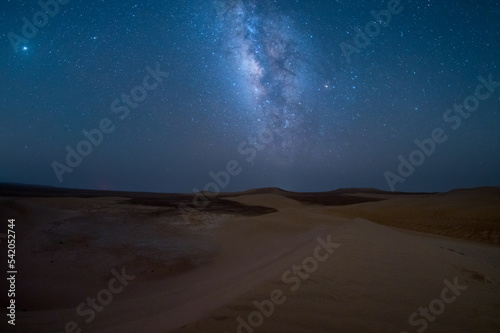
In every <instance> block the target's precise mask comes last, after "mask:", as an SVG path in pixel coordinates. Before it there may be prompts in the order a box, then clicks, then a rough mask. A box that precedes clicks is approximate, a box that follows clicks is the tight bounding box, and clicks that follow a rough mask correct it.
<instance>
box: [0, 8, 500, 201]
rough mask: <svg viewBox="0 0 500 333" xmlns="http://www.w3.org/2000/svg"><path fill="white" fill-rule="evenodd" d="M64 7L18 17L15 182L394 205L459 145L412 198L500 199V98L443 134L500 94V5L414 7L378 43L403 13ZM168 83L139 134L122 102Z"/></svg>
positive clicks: (4, 39)
mask: <svg viewBox="0 0 500 333" xmlns="http://www.w3.org/2000/svg"><path fill="white" fill-rule="evenodd" d="M46 3H51V4H52V2H51V1H46ZM53 3H56V4H57V12H56V9H55V7H54V6H52V7H50V8H49V9H50V10H51V11H52V12H51V13H48V12H46V13H47V15H45V14H44V15H45V17H47V22H46V24H42V23H43V22H41V21H39V22H35V23H38V24H39V25H42V26H41V27H37V26H36V25H35V24H33V22H34V21H33V15H34V14H35V13H36V12H38V11H41V10H42V12H43V9H41V7H40V6H39V5H38V4H37V3H36V2H22V1H6V2H3V3H2V4H1V5H0V55H1V65H0V66H1V70H0V82H2V89H1V90H0V153H1V156H2V160H1V163H0V181H4V182H20V183H35V184H44V185H54V186H64V187H77V188H97V189H116V190H134V191H161V192H190V191H192V189H193V188H194V187H197V188H203V185H204V184H206V183H207V182H209V181H210V180H211V179H210V177H209V172H211V171H217V170H223V169H224V167H225V165H226V163H227V162H228V161H231V160H236V161H238V162H239V164H240V165H241V167H242V172H241V174H240V175H238V176H237V177H234V178H233V179H231V182H230V184H229V186H228V187H227V188H226V189H225V190H230V191H234V190H242V189H248V188H256V187H263V186H266V187H268V186H276V187H282V188H284V189H287V190H295V191H322V190H332V189H335V188H339V187H377V188H380V189H385V190H387V189H389V186H388V183H387V181H386V179H385V177H384V173H385V172H386V171H389V172H392V173H394V174H398V173H397V169H398V165H399V163H400V161H399V160H398V156H399V155H402V156H403V157H405V158H407V159H408V158H409V155H410V153H411V152H412V151H413V150H415V149H416V148H418V147H417V146H416V145H415V143H414V141H415V140H425V139H426V138H429V137H431V133H432V131H433V129H435V128H442V129H444V130H445V133H446V135H447V136H448V139H447V141H446V142H444V143H442V144H437V145H436V149H435V152H434V153H433V154H432V155H431V156H426V160H425V162H424V163H422V165H420V166H418V168H415V169H416V170H415V172H414V173H413V174H412V175H411V176H408V177H404V178H405V181H404V182H400V183H398V184H397V186H396V187H397V190H401V191H442V190H448V189H452V188H457V187H469V186H486V185H499V184H500V174H499V173H498V170H499V168H500V158H499V156H500V147H499V142H500V136H499V134H498V133H499V131H498V128H499V125H500V113H499V107H500V87H498V88H496V89H494V91H492V92H490V95H489V96H488V98H487V99H485V100H484V101H481V104H480V105H479V107H478V109H477V110H476V111H474V112H473V113H471V115H470V116H469V117H467V118H462V120H461V121H462V122H463V124H462V126H460V128H458V129H456V130H455V129H453V127H452V125H453V122H451V121H449V122H446V121H445V120H444V119H443V114H444V113H445V112H446V110H447V109H453V105H454V104H455V103H462V102H463V101H464V99H465V98H466V97H467V96H469V95H474V90H475V88H476V86H477V85H478V84H481V82H480V81H479V80H478V77H479V76H481V77H483V78H486V79H487V78H488V76H490V75H491V76H492V78H493V81H494V82H497V81H500V69H499V67H498V59H499V56H500V3H498V2H496V1H483V2H473V1H463V0H462V1H456V2H452V3H448V2H439V1H433V0H427V1H400V2H399V3H398V4H397V7H394V8H398V9H399V10H400V11H399V12H398V13H397V14H392V15H391V19H390V22H388V23H387V24H385V26H384V24H380V23H379V24H378V29H379V31H378V33H376V34H375V33H374V34H373V37H370V36H368V35H366V31H365V30H364V29H365V26H366V25H367V24H368V23H369V22H371V21H376V19H375V18H374V16H373V14H371V11H375V13H378V12H380V11H382V10H388V8H389V7H390V5H389V4H388V3H390V1H362V2H352V1H342V0H338V1H323V0H316V1H305V0H295V1H284V0H274V1H258V0H226V1H222V0H209V1H201V0H189V1H176V0H173V1H158V0H150V1H142V2H137V1H129V0H124V1H92V0H91V1H79V0H73V1H68V2H67V3H65V1H62V3H60V2H56V1H54V2H53ZM393 5H394V4H393ZM388 6H389V7H388ZM394 12H395V13H396V10H394ZM50 14H53V15H50ZM43 17H44V16H43V15H41V16H40V15H39V16H38V18H42V19H43ZM23 18H26V20H28V21H29V22H31V24H33V26H35V28H36V30H37V31H36V33H34V32H33V31H29V30H30V29H29V27H28V28H26V29H27V30H26V29H25V31H24V32H28V33H31V35H32V36H29V37H30V38H27V37H26V34H24V35H23V24H25V20H23ZM358 28H359V29H360V30H358ZM358 31H361V32H362V33H364V34H365V35H366V36H367V37H365V38H363V37H359V35H358ZM13 34H15V36H17V37H13V36H14V35H13ZM28 35H30V34H28ZM357 35H358V37H357ZM356 41H358V42H360V43H361V44H363V43H364V44H363V45H362V46H359V45H361V44H359V43H358V44H359V45H358V46H356ZM367 41H368V42H367ZM342 43H345V44H342ZM347 44H349V45H350V46H352V47H354V48H356V49H357V52H353V53H352V54H350V55H349V56H346V53H345V52H344V51H343V49H342V47H341V45H347ZM157 66H159V68H160V69H161V71H163V72H165V73H168V76H167V75H166V76H165V78H164V79H163V80H161V82H160V81H159V80H158V81H155V80H154V77H153V78H150V81H147V82H150V83H152V82H157V83H158V85H157V87H156V88H155V89H151V90H145V91H146V92H147V97H145V98H144V100H141V101H140V103H137V105H138V106H137V107H135V108H129V109H130V110H129V111H130V113H129V115H128V116H127V117H126V119H121V118H120V115H121V114H119V113H118V112H114V111H113V108H112V104H113V101H115V100H116V99H118V100H120V101H121V99H122V95H126V96H132V97H130V98H132V100H133V99H134V98H135V97H134V96H136V95H137V94H138V91H140V89H139V90H137V89H136V90H135V91H134V88H135V87H138V86H139V87H142V85H143V80H145V79H144V78H145V76H146V75H150V74H148V73H149V72H148V70H147V68H148V67H149V68H150V69H151V68H152V69H155V68H156V67H157ZM484 89H486V88H484ZM484 91H486V90H484ZM134 94H135V95H134ZM137 96H138V95H137ZM120 103H121V104H120V105H122V106H126V105H127V104H126V103H124V102H120ZM453 115H456V114H455V113H453ZM104 118H106V119H109V120H110V121H111V122H112V124H113V126H114V127H113V131H112V132H110V133H105V134H104V135H103V138H102V142H101V143H99V145H97V146H94V147H93V148H92V152H91V153H90V154H89V155H88V156H82V157H83V158H82V161H81V163H80V164H78V166H75V167H69V166H68V164H67V162H66V161H65V159H66V155H67V153H68V151H67V149H66V147H67V146H70V147H71V149H74V150H75V151H77V146H78V143H79V142H80V141H81V140H85V139H86V137H85V136H84V135H83V134H82V130H86V131H91V130H92V129H95V128H99V124H100V121H101V120H102V119H104ZM251 157H253V158H251ZM54 161H56V162H58V163H60V164H61V165H65V166H67V167H68V170H69V169H71V172H69V171H68V172H64V174H63V175H62V178H63V181H62V182H61V181H60V179H58V177H57V175H56V174H57V172H56V171H55V170H54V167H53V162H54Z"/></svg>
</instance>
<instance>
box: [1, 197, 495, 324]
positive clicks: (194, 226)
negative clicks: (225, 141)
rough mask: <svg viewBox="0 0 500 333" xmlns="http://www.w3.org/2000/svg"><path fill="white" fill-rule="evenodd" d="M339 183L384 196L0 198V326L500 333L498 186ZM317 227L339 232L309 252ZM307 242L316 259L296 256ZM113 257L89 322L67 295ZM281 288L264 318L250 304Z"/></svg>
mask: <svg viewBox="0 0 500 333" xmlns="http://www.w3.org/2000/svg"><path fill="white" fill-rule="evenodd" d="M361 192H363V191H361ZM332 195H333V194H332ZM332 195H330V194H329V195H328V197H329V198H330V197H332ZM336 195H337V194H336ZM338 195H340V196H343V197H346V198H347V199H348V200H351V199H349V197H351V198H352V197H356V198H357V199H356V200H358V199H359V198H372V199H384V200H381V201H370V202H360V203H355V204H349V205H346V203H343V204H344V205H342V206H332V205H319V204H318V202H320V201H321V202H323V204H324V203H325V199H324V198H323V199H321V200H320V199H318V198H320V195H318V196H314V195H304V196H297V195H295V194H291V193H290V192H284V191H280V190H265V191H254V192H247V193H241V194H239V195H238V194H232V195H228V196H227V197H225V199H226V200H231V201H232V202H237V203H240V204H243V205H246V206H243V205H241V206H240V205H238V206H234V207H232V208H231V209H228V208H227V207H226V208H223V207H222V208H220V209H219V208H217V209H213V210H211V209H207V210H205V211H201V212H199V213H194V214H192V215H191V216H190V220H189V221H185V220H184V219H183V218H182V217H181V216H180V215H179V214H178V212H177V211H176V209H175V208H172V207H170V206H165V205H158V204H157V203H156V204H154V205H153V204H151V202H150V203H149V204H144V202H142V203H140V202H139V203H138V202H136V203H134V204H132V203H131V202H130V200H129V199H128V198H124V197H114V198H113V197H107V198H106V197H98V198H68V197H63V198H19V197H17V198H12V197H11V198H8V197H4V198H1V199H0V205H1V207H2V216H1V217H2V218H6V216H11V215H14V216H15V218H16V219H17V220H18V224H17V228H18V229H17V232H18V233H19V234H20V235H21V240H22V241H20V242H19V245H18V246H19V248H18V253H17V256H18V260H19V262H20V265H21V266H20V267H19V271H20V272H25V275H23V276H19V281H18V290H19V294H18V296H17V300H18V302H19V303H20V304H22V305H20V309H18V311H20V312H18V315H17V322H16V326H15V327H6V323H5V321H2V322H0V328H1V331H2V332H4V331H5V332H41V331H43V332H64V326H65V325H66V323H67V322H70V321H74V322H75V323H77V324H78V328H80V329H81V330H82V332H167V331H175V332H242V333H243V332H245V333H248V332H253V331H255V332H398V333H399V332H402V331H406V332H417V329H420V332H423V331H426V332H491V333H493V332H500V301H499V299H500V287H499V284H500V247H499V246H498V244H499V235H500V208H499V207H500V193H499V190H498V189H494V188H489V189H475V190H461V191H455V192H451V193H447V194H435V195H418V196H416V195H413V196H408V195H389V194H384V193H376V192H373V191H365V192H363V193H360V191H358V192H356V193H342V194H338ZM325 197H326V196H325ZM340 201H342V200H340ZM340 201H338V200H337V202H340ZM360 201H363V200H360ZM247 206H260V207H268V209H267V210H266V209H264V208H259V209H260V213H259V210H255V209H254V210H253V211H252V213H251V214H250V212H249V211H247V212H245V210H246V208H245V207H247ZM269 208H271V209H269ZM249 215H252V216H249ZM446 236H451V237H446ZM318 237H319V238H320V239H322V242H323V243H324V242H328V240H329V239H330V240H331V242H332V243H335V244H336V245H335V247H334V248H332V253H331V254H330V253H328V252H327V250H325V249H324V248H323V247H321V248H320V250H321V251H320V252H317V250H316V249H317V248H318V246H321V245H320V244H321V241H320V242H318ZM452 237H453V238H452ZM478 241H480V242H478ZM315 252H316V253H315ZM315 254H316V255H321V257H322V259H324V261H321V262H320V261H318V260H311V259H306V258H311V257H314V256H315ZM327 254H328V255H327ZM304 260H305V261H304ZM314 262H316V264H317V265H314ZM302 263H304V264H305V265H306V266H305V267H303V268H302V269H301V271H300V272H298V271H297V272H295V273H293V272H292V271H291V268H292V266H294V265H301V264H302ZM122 267H125V269H126V272H127V273H128V274H129V275H131V276H135V278H134V279H133V280H131V281H130V282H129V284H128V285H127V286H126V288H125V289H124V290H123V291H122V292H120V293H118V294H116V295H114V297H113V300H112V302H110V304H109V305H106V306H105V307H104V309H103V310H102V311H101V312H98V313H96V317H95V319H94V320H93V321H91V322H90V323H86V322H85V321H84V318H85V317H83V316H79V315H78V314H77V313H76V311H75V309H76V307H77V306H78V305H79V304H80V303H81V302H84V301H85V299H86V298H87V297H89V296H90V297H95V296H96V294H98V292H99V291H100V290H102V289H103V288H106V287H107V286H108V282H109V280H110V279H111V278H112V277H113V275H112V273H111V271H112V269H116V270H118V271H120V270H121V269H122ZM307 271H309V273H307ZM284 274H285V277H284ZM297 276H300V277H302V278H303V279H300V285H299V284H298V281H299V280H298V279H297V278H296V277H297ZM294 278H295V279H294ZM445 280H447V281H449V282H451V283H454V282H456V283H457V284H458V285H460V286H463V287H462V290H458V291H457V294H459V295H456V296H455V297H454V299H453V301H450V302H449V304H446V303H444V302H442V303H441V304H443V305H444V308H443V309H439V307H438V310H442V313H441V311H439V312H440V314H439V315H437V316H434V315H433V314H432V313H430V316H431V317H430V319H428V320H424V319H423V318H425V317H423V316H421V315H418V316H415V317H414V320H420V321H419V322H418V323H414V325H413V326H411V325H410V323H409V317H410V316H411V315H412V313H414V312H419V308H420V307H424V308H425V307H429V304H430V303H431V304H434V306H438V305H439V304H440V303H439V301H434V300H435V299H441V297H442V291H443V289H444V288H446V287H447V284H446V282H444V281H445ZM0 286H1V287H2V290H5V289H4V288H5V287H4V285H0ZM292 287H293V289H294V290H292ZM277 294H279V295H280V297H279V299H280V302H279V303H281V304H276V305H273V309H272V311H271V310H270V308H267V310H269V313H267V314H268V315H269V317H267V316H265V315H258V313H256V312H255V311H256V310H257V307H256V305H255V302H258V303H260V304H267V306H269V300H270V299H272V298H273V297H272V295H274V296H276V295H277ZM444 295H445V297H449V298H452V296H453V293H445V294H444ZM274 298H276V297H274ZM2 300H3V299H2ZM436 304H437V305H436ZM2 307H3V308H4V304H2ZM263 312H266V308H264V310H263ZM270 312H272V314H271V313H270ZM2 316H3V317H5V314H2ZM249 316H250V322H252V320H253V323H254V324H258V325H254V326H258V327H255V328H253V327H251V326H249V325H250V324H248V323H249ZM259 319H262V320H260V322H259ZM431 319H432V320H431ZM242 321H245V324H241V322H242ZM424 325H425V329H424ZM243 326H245V327H246V328H244V327H243ZM75 332H78V331H76V330H75Z"/></svg>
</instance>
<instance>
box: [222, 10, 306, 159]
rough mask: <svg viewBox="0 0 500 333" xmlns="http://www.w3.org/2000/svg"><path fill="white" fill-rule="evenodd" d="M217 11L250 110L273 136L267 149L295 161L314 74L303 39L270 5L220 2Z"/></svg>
mask: <svg viewBox="0 0 500 333" xmlns="http://www.w3.org/2000/svg"><path fill="white" fill-rule="evenodd" d="M217 12H218V17H219V19H220V21H221V22H222V24H223V25H224V26H225V29H224V31H225V34H224V38H225V41H224V46H225V47H226V48H227V49H228V50H229V51H230V54H231V58H232V62H233V65H234V69H233V70H234V75H235V76H236V77H238V78H239V84H240V86H241V88H242V92H243V94H244V95H245V98H246V100H247V102H248V106H247V107H248V109H249V110H253V112H254V113H253V115H254V119H255V120H257V122H258V123H260V126H257V127H260V128H261V129H262V128H268V129H270V130H271V131H272V132H273V133H274V141H273V142H272V144H270V145H269V146H268V148H267V149H269V150H270V151H271V152H272V153H273V155H274V156H275V157H276V156H280V157H282V158H287V159H293V158H295V157H296V154H297V153H299V152H300V145H301V143H302V142H303V141H304V138H303V137H302V136H303V135H305V134H304V132H303V129H302V128H301V125H302V122H303V120H302V118H303V113H304V112H307V109H306V107H305V106H304V105H303V103H302V95H303V94H304V92H305V90H306V87H305V82H306V81H307V80H306V76H307V75H309V73H310V72H311V71H312V69H311V68H310V66H309V65H308V64H307V61H306V53H305V50H306V48H307V47H308V46H307V45H305V42H304V37H303V36H302V34H301V33H300V31H299V30H298V29H297V28H296V26H295V22H294V21H293V20H292V19H291V18H290V16H285V15H283V14H282V13H280V12H279V11H278V9H277V8H274V7H273V4H272V3H270V2H262V1H260V2H259V1H255V0H249V1H243V0H237V1H230V2H226V1H221V2H218V3H217Z"/></svg>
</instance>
